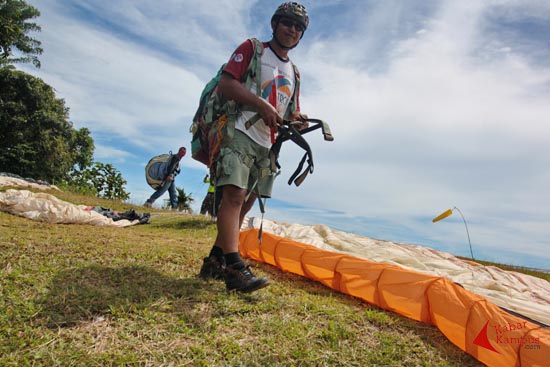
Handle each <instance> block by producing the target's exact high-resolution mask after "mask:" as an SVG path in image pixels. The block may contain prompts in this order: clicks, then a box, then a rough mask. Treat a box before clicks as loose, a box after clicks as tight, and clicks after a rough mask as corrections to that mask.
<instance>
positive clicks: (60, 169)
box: [0, 0, 129, 200]
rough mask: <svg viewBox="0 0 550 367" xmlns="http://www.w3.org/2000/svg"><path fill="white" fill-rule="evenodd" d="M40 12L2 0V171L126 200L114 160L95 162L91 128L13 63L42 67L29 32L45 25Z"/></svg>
mask: <svg viewBox="0 0 550 367" xmlns="http://www.w3.org/2000/svg"><path fill="white" fill-rule="evenodd" d="M39 16H40V11H39V10H38V9H36V8H34V7H33V6H31V5H29V4H27V3H26V2H25V1H24V0H0V172H9V173H12V174H17V175H19V176H22V177H31V178H33V179H40V180H44V181H47V182H50V183H54V184H57V185H61V186H66V187H67V188H69V189H73V190H75V191H80V192H86V193H91V194H95V195H97V196H100V197H104V198H108V199H119V200H126V199H128V198H129V194H128V193H127V192H126V191H125V189H124V185H126V183H127V182H126V180H124V178H123V177H122V175H121V173H120V172H119V171H118V170H117V169H116V168H115V167H114V166H113V165H112V164H104V163H101V162H94V160H93V153H94V149H95V146H94V141H93V139H92V137H91V136H90V130H89V129H87V128H85V127H84V128H80V129H75V127H74V126H73V123H72V122H71V121H70V120H69V108H68V107H66V106H65V101H64V100H63V99H61V98H57V97H56V95H55V91H54V89H53V88H52V87H51V86H50V85H48V84H47V83H45V82H44V81H43V80H42V79H40V78H37V77H35V76H32V75H30V74H27V73H24V72H22V71H19V70H17V69H16V68H15V66H14V65H15V64H17V63H31V64H32V65H34V66H35V67H36V68H40V60H39V58H38V56H39V55H41V54H42V52H43V49H42V48H41V42H40V41H39V40H37V39H35V38H33V37H32V36H31V35H30V33H31V32H40V31H41V28H40V26H39V25H37V24H36V23H34V22H32V20H33V19H35V18H37V17H39Z"/></svg>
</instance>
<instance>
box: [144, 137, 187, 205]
mask: <svg viewBox="0 0 550 367" xmlns="http://www.w3.org/2000/svg"><path fill="white" fill-rule="evenodd" d="M186 152H187V150H186V149H185V147H181V148H179V150H178V153H177V154H173V155H172V156H171V157H170V159H169V160H168V161H167V162H158V163H155V164H153V165H152V166H151V167H150V168H149V172H148V173H149V175H150V176H151V177H153V178H154V179H158V180H162V181H163V182H162V184H161V186H160V187H159V188H158V189H157V190H155V192H154V193H153V195H151V197H149V199H147V201H145V204H143V206H145V207H147V208H151V207H152V206H153V203H154V202H155V200H157V199H158V198H160V197H161V196H162V195H164V193H165V192H166V191H168V194H169V195H170V206H171V208H172V209H177V208H178V193H177V190H176V180H175V178H176V176H177V175H178V174H179V173H180V160H181V159H182V158H183V157H184V156H185V153H186Z"/></svg>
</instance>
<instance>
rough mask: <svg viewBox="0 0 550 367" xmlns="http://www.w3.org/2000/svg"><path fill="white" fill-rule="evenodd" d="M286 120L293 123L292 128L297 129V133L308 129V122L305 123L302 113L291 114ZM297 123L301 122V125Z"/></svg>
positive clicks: (304, 116)
mask: <svg viewBox="0 0 550 367" xmlns="http://www.w3.org/2000/svg"><path fill="white" fill-rule="evenodd" d="M288 119H289V120H290V121H292V122H294V123H293V126H294V127H295V128H297V129H298V131H301V130H304V129H307V128H308V127H309V122H307V121H306V120H307V115H306V114H304V113H300V112H299V111H294V112H292V113H291V114H290V115H289V116H288ZM297 121H301V123H298V122H297Z"/></svg>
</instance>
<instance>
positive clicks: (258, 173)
mask: <svg viewBox="0 0 550 367" xmlns="http://www.w3.org/2000/svg"><path fill="white" fill-rule="evenodd" d="M274 181H275V173H274V172H273V171H272V170H271V160H270V158H269V149H267V148H266V147H263V146H261V145H259V144H257V143H256V142H255V141H253V140H252V139H250V138H249V137H248V136H247V135H246V134H245V133H243V132H242V131H240V130H235V135H234V137H233V141H231V143H229V145H228V146H227V147H223V148H221V149H220V154H219V156H218V160H217V164H216V186H225V185H233V186H237V187H239V188H241V189H247V190H249V191H252V192H254V193H257V190H259V193H260V196H261V197H264V198H270V197H271V190H272V188H273V182H274ZM256 184H257V185H258V187H257V188H256V187H255V185H256Z"/></svg>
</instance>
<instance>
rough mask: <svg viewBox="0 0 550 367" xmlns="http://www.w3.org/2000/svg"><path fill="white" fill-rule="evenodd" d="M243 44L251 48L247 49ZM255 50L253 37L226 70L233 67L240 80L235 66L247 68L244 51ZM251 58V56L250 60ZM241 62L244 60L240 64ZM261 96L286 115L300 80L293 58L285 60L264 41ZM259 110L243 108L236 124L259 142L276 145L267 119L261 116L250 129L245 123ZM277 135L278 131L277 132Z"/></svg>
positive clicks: (233, 57)
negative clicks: (296, 73) (273, 142)
mask: <svg viewBox="0 0 550 367" xmlns="http://www.w3.org/2000/svg"><path fill="white" fill-rule="evenodd" d="M243 48H250V50H248V49H243ZM251 52H252V44H251V43H250V41H247V42H245V43H243V44H242V45H241V46H239V48H237V50H236V51H235V52H234V53H233V55H232V56H231V59H230V60H229V63H228V64H227V66H226V69H224V70H225V71H229V72H230V73H231V74H232V75H233V76H234V77H236V78H237V79H239V80H240V77H239V76H238V75H235V73H234V72H232V71H234V70H235V69H239V71H241V70H243V67H244V69H246V67H247V66H248V63H247V64H246V65H244V64H245V61H244V60H243V58H244V56H243V54H244V55H246V54H249V53H251ZM246 61H249V60H246ZM239 63H242V64H241V65H239ZM261 63H262V65H261V73H262V75H261V81H262V85H261V88H260V90H261V97H262V98H264V99H265V100H267V101H268V102H270V103H271V104H272V105H273V106H275V107H276V109H277V111H278V112H279V115H280V116H281V117H283V116H284V114H285V111H286V109H287V107H288V105H289V104H290V101H291V100H292V96H293V94H294V88H295V83H296V78H295V76H294V67H293V66H292V62H291V61H290V60H286V61H285V60H281V59H280V58H279V57H278V56H277V55H276V54H275V53H274V52H273V51H272V50H271V48H270V47H269V46H267V44H266V43H264V51H263V54H262V57H261ZM251 84H252V85H251V87H250V91H251V92H252V93H254V94H256V82H255V81H254V82H253V83H251ZM255 114H256V112H254V111H243V112H242V113H241V114H239V116H238V117H237V121H236V123H235V128H236V129H238V130H240V131H242V132H244V133H245V134H246V135H248V136H249V137H250V138H251V139H252V140H254V141H255V142H256V143H258V144H260V145H261V146H264V147H266V148H270V147H271V145H272V141H271V129H270V128H269V127H267V125H265V124H264V122H263V120H262V119H260V120H258V121H256V123H254V124H253V125H252V126H251V127H250V129H247V128H246V126H245V123H246V121H248V120H249V119H250V118H251V117H253V116H254V115H255ZM275 136H276V132H275Z"/></svg>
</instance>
